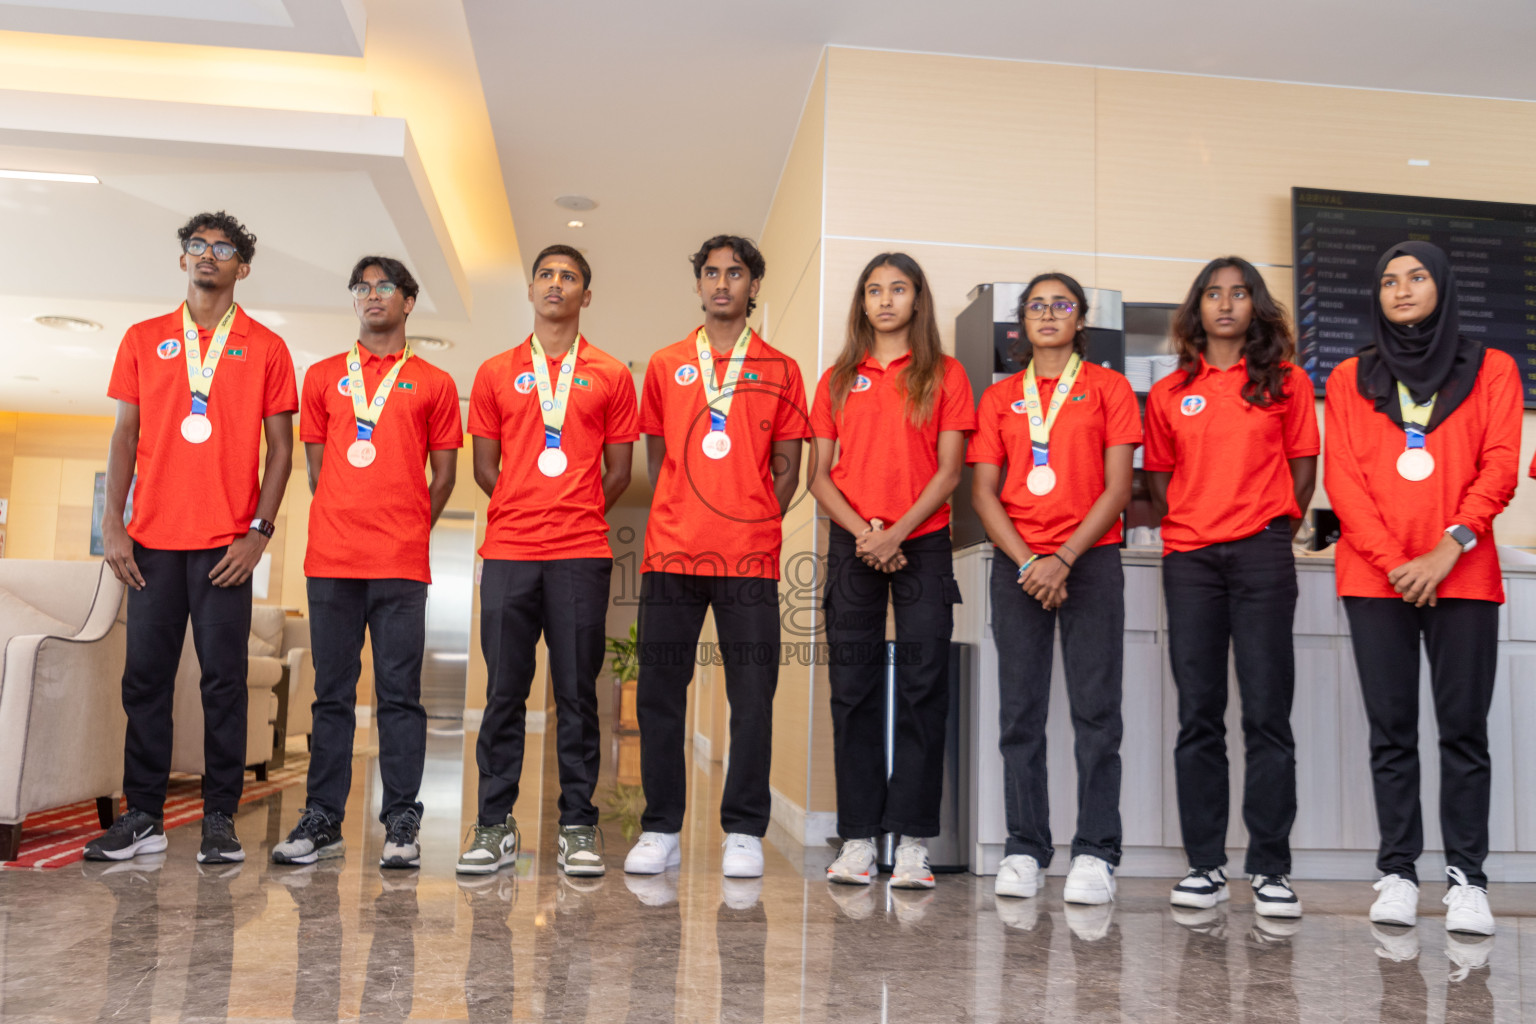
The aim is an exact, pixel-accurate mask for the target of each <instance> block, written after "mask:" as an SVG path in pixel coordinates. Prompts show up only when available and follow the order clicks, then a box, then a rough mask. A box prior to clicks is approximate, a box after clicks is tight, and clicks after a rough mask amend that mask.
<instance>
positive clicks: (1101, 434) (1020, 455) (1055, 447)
mask: <svg viewBox="0 0 1536 1024" xmlns="http://www.w3.org/2000/svg"><path fill="white" fill-rule="evenodd" d="M1056 381H1057V378H1055V377H1047V378H1040V379H1039V380H1038V381H1036V384H1037V385H1038V387H1039V389H1040V394H1042V395H1049V394H1050V393H1051V390H1052V389H1053V388H1054V387H1055V386H1056ZM1140 443H1141V412H1140V410H1139V409H1138V408H1137V406H1136V394H1135V392H1133V391H1132V390H1131V383H1130V381H1128V380H1126V379H1125V378H1124V377H1123V376H1121V375H1120V374H1118V373H1116V372H1115V371H1114V370H1110V369H1106V368H1105V367H1102V366H1099V365H1097V364H1095V363H1084V364H1083V368H1082V371H1081V372H1080V373H1079V374H1078V375H1077V380H1076V381H1075V382H1074V383H1073V384H1072V390H1071V391H1069V392H1068V393H1067V400H1066V402H1065V403H1063V404H1062V406H1061V411H1060V412H1058V413H1057V414H1056V423H1055V425H1054V426H1053V427H1052V428H1051V468H1052V469H1054V470H1055V471H1056V486H1055V487H1054V488H1052V490H1051V492H1050V493H1049V494H1042V495H1039V496H1036V495H1034V494H1031V493H1030V492H1029V488H1028V487H1027V486H1026V485H1025V482H1024V481H1025V478H1026V477H1027V476H1028V475H1029V471H1030V470H1031V469H1033V468H1034V465H1035V460H1034V455H1033V453H1032V451H1031V449H1030V444H1029V414H1028V413H1027V412H1026V411H1025V409H1024V371H1020V372H1018V373H1016V374H1014V375H1013V376H1012V377H1009V378H1008V379H1007V380H1003V381H998V382H997V383H996V384H993V385H992V386H991V387H989V388H987V390H986V391H984V392H982V395H981V407H980V408H979V409H977V410H976V436H975V437H973V438H971V450H970V452H969V453H968V454H967V455H966V461H967V462H971V463H977V462H985V463H988V464H989V465H993V466H1005V467H1007V469H1006V470H1005V474H1006V475H1005V476H1004V478H1003V487H1002V491H1001V492H1000V493H999V497H1000V498H1001V500H1002V503H1003V508H1005V509H1007V510H1008V517H1009V518H1010V519H1012V520H1013V524H1014V526H1015V527H1017V528H1018V531H1019V536H1020V537H1022V538H1024V543H1025V544H1027V545H1028V546H1029V549H1030V550H1031V551H1033V552H1036V553H1040V554H1048V553H1049V552H1051V551H1055V550H1056V549H1057V548H1059V547H1061V545H1063V544H1065V543H1066V542H1067V540H1068V539H1069V538H1071V536H1072V534H1073V533H1074V532H1076V530H1077V528H1078V527H1079V526H1081V525H1082V523H1083V519H1084V518H1085V517H1086V516H1087V515H1088V510H1089V509H1090V508H1092V507H1093V503H1094V502H1096V501H1098V500H1099V495H1101V494H1103V493H1104V452H1105V450H1106V449H1109V448H1113V447H1114V446H1115V445H1119V444H1130V445H1136V444H1140ZM1121 532H1122V530H1121V525H1120V520H1119V519H1116V520H1115V523H1114V525H1113V526H1111V527H1110V528H1109V530H1108V531H1106V532H1105V534H1104V536H1103V537H1101V538H1099V541H1098V544H1119V543H1120V537H1121ZM1097 546H1098V545H1095V547H1097Z"/></svg>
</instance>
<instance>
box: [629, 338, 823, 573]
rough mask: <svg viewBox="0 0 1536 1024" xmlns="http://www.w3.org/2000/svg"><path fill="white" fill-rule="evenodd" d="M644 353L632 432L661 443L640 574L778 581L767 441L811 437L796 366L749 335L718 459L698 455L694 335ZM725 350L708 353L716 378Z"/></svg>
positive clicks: (701, 405)
mask: <svg viewBox="0 0 1536 1024" xmlns="http://www.w3.org/2000/svg"><path fill="white" fill-rule="evenodd" d="M695 333H696V332H690V333H689V334H688V337H686V338H684V339H683V340H682V341H680V342H678V343H677V344H675V345H668V346H667V347H666V348H664V349H662V350H661V351H660V352H657V353H656V354H655V355H653V356H651V361H650V364H649V365H648V366H647V367H646V369H645V392H644V394H643V395H642V396H641V400H640V432H641V433H642V434H649V435H651V436H653V437H660V438H663V439H664V440H665V441H666V446H667V457H666V460H665V461H664V462H663V463H662V466H661V472H660V473H659V474H658V476H657V480H656V493H655V496H654V497H653V498H652V499H651V514H650V516H649V518H648V520H647V522H646V527H645V564H644V565H643V566H642V567H641V571H642V572H677V573H688V574H691V575H696V576H755V577H760V578H763V579H774V580H776V579H778V578H779V550H780V548H781V547H782V545H783V542H784V530H783V520H784V517H783V515H782V514H781V513H780V512H779V503H778V501H777V500H776V499H775V498H774V496H773V470H772V458H773V442H775V441H785V440H803V439H805V438H807V437H810V436H811V430H810V417H809V416H808V415H807V414H806V409H805V383H804V380H803V378H802V377H801V376H800V366H799V364H798V363H796V362H795V361H794V360H793V359H791V358H789V357H788V356H786V355H785V354H784V353H782V352H780V351H779V350H778V349H776V348H773V347H772V346H771V345H769V344H768V343H767V342H765V341H764V340H763V339H762V338H760V337H758V335H757V333H756V332H755V331H754V332H753V334H752V340H751V342H750V343H749V344H748V346H747V353H746V357H745V361H744V365H743V367H742V374H741V377H740V379H739V380H738V381H737V383H736V393H735V397H734V398H733V399H732V404H731V410H730V415H729V417H728V418H727V420H726V433H727V434H728V435H730V438H731V451H730V454H728V455H727V456H726V457H725V458H723V459H711V458H709V457H708V456H706V455H705V454H704V451H703V449H702V447H701V443H702V442H703V440H704V435H705V434H707V433H709V422H710V418H709V412H708V408H707V403H706V402H705V399H704V386H703V385H702V384H701V383H700V382H699V362H698V351H697V350H696V349H695V347H694V335H695ZM728 354H729V350H727V352H726V353H725V354H722V353H720V352H718V351H717V352H716V353H715V359H714V360H713V361H714V362H716V363H719V364H720V366H721V374H722V377H723V375H724V365H725V362H726V356H727V355H728Z"/></svg>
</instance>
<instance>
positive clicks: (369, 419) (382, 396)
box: [347, 342, 411, 441]
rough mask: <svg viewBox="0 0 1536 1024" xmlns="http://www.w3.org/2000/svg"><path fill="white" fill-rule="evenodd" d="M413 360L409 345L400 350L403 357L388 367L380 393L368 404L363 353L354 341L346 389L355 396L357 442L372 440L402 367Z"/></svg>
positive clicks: (348, 366)
mask: <svg viewBox="0 0 1536 1024" xmlns="http://www.w3.org/2000/svg"><path fill="white" fill-rule="evenodd" d="M409 358H411V346H410V343H409V342H407V343H406V346H405V348H404V349H402V350H401V351H400V358H399V359H397V360H395V365H394V366H391V367H390V368H389V372H388V373H386V374H385V375H384V379H383V380H381V381H379V390H378V391H377V392H375V393H374V396H373V401H372V402H370V401H368V385H367V384H365V383H364V382H363V354H362V351H361V349H360V346H359V345H358V344H357V343H356V342H354V343H353V345H352V354H351V355H349V356H348V357H347V390H348V391H350V392H351V393H352V415H353V416H355V417H356V418H357V439H358V440H359V441H371V440H373V428H374V427H377V426H378V425H379V417H380V416H382V415H384V403H385V402H387V401H389V393H390V391H391V390H392V389H393V388H394V386H395V378H396V377H398V376H400V367H402V366H404V365H405V361H406V360H407V359H409Z"/></svg>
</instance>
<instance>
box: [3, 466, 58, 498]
mask: <svg viewBox="0 0 1536 1024" xmlns="http://www.w3.org/2000/svg"><path fill="white" fill-rule="evenodd" d="M63 469H64V466H63V462H62V460H60V459H46V458H36V457H34V456H20V455H18V456H17V457H16V458H15V459H14V460H13V461H12V463H11V502H12V504H17V503H21V504H27V505H53V506H57V505H58V503H59V483H60V479H61V477H62V474H63Z"/></svg>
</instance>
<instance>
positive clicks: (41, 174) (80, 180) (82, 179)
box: [0, 170, 101, 185]
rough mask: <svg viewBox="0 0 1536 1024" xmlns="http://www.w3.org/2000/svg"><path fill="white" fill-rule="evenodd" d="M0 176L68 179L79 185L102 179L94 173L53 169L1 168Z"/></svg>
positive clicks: (31, 178)
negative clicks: (61, 171)
mask: <svg viewBox="0 0 1536 1024" xmlns="http://www.w3.org/2000/svg"><path fill="white" fill-rule="evenodd" d="M0 178H20V179H21V180H23V181H68V182H73V183H75V184H77V185H100V184H101V179H100V178H98V177H96V176H95V175H93V174H57V173H55V172H53V171H8V170H0Z"/></svg>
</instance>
